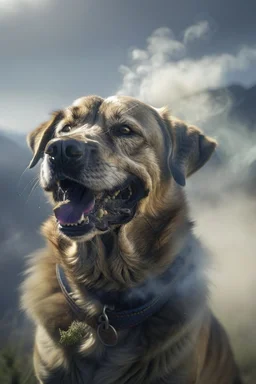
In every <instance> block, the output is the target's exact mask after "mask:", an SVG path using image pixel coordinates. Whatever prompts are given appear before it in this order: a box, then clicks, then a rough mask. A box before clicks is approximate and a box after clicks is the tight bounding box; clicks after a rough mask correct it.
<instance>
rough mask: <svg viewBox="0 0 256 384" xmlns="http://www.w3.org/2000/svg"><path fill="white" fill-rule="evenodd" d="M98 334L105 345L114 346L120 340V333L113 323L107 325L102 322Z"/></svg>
mask: <svg viewBox="0 0 256 384" xmlns="http://www.w3.org/2000/svg"><path fill="white" fill-rule="evenodd" d="M97 334H98V337H99V339H100V341H101V342H102V344H103V345H105V346H106V347H114V346H115V345H116V344H117V341H118V335H117V332H116V330H115V328H114V327H112V325H110V324H109V325H108V327H106V325H105V324H104V323H101V324H100V325H99V326H98V329H97Z"/></svg>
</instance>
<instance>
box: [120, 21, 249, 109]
mask: <svg viewBox="0 0 256 384" xmlns="http://www.w3.org/2000/svg"><path fill="white" fill-rule="evenodd" d="M208 28H209V25H208V23H207V22H206V21H202V22H200V23H198V24H196V25H192V26H191V27H189V28H187V29H186V31H185V32H184V40H183V41H179V40H177V39H176V38H175V36H174V34H173V33H172V31H171V30H170V29H168V28H159V29H157V30H156V31H154V32H153V33H152V35H151V36H150V37H149V38H148V39H147V45H146V47H145V49H143V50H142V49H137V48H136V49H134V50H133V51H132V52H131V55H130V56H131V57H130V59H131V61H130V63H129V65H122V66H121V67H120V72H121V75H122V85H121V87H120V88H119V90H118V93H119V94H129V95H131V96H135V97H138V98H139V99H141V100H143V101H145V102H148V103H151V104H153V105H155V106H162V105H165V104H167V105H170V106H171V107H172V105H173V103H175V102H176V101H177V100H180V99H181V98H183V97H186V96H189V95H191V94H194V93H196V92H199V91H201V90H202V89H206V88H215V87H218V86H220V85H222V84H224V83H225V81H226V79H227V76H229V77H230V76H231V77H232V73H237V71H245V70H246V69H247V68H248V67H249V66H250V65H251V64H252V63H255V62H256V47H242V48H240V49H238V51H237V53H236V54H230V53H222V54H219V55H217V54H215V55H208V56H202V57H199V58H191V57H189V56H188V48H189V43H190V42H191V41H192V40H193V39H195V38H197V39H200V38H202V37H203V35H204V33H206V31H208Z"/></svg>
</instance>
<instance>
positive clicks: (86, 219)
mask: <svg viewBox="0 0 256 384" xmlns="http://www.w3.org/2000/svg"><path fill="white" fill-rule="evenodd" d="M88 223H89V217H88V216H85V217H84V224H88Z"/></svg>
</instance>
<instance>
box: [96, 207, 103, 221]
mask: <svg viewBox="0 0 256 384" xmlns="http://www.w3.org/2000/svg"><path fill="white" fill-rule="evenodd" d="M103 215H104V210H103V209H102V208H100V209H99V210H98V212H97V217H98V218H99V219H101V218H102V217H103Z"/></svg>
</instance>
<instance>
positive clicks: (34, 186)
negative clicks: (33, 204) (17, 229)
mask: <svg viewBox="0 0 256 384" xmlns="http://www.w3.org/2000/svg"><path fill="white" fill-rule="evenodd" d="M38 185H39V180H35V182H34V185H33V186H32V188H31V191H30V193H29V194H28V197H27V200H26V202H25V205H26V204H27V203H28V201H29V198H30V197H31V196H32V193H33V192H34V191H35V190H36V188H37V187H38Z"/></svg>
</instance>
